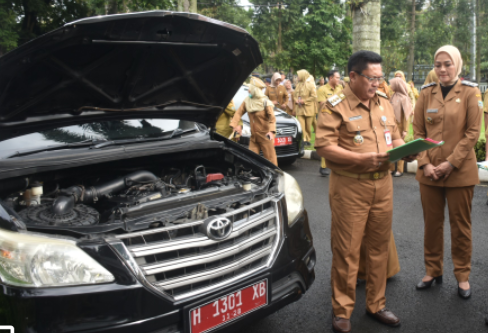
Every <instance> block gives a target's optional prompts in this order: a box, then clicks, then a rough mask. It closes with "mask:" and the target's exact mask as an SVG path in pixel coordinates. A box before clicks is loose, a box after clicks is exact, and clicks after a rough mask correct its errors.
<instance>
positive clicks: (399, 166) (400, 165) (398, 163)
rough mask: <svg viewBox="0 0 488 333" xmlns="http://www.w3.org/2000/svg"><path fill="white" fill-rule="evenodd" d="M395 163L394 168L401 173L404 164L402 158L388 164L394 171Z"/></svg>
mask: <svg viewBox="0 0 488 333" xmlns="http://www.w3.org/2000/svg"><path fill="white" fill-rule="evenodd" d="M395 165H396V169H397V171H398V172H401V173H403V171H404V170H403V169H404V166H405V161H404V160H399V161H397V162H395V163H391V164H390V171H395Z"/></svg>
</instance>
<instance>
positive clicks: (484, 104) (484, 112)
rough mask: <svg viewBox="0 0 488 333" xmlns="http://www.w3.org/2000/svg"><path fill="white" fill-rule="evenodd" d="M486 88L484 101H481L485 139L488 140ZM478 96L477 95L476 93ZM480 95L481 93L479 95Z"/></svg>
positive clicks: (487, 94) (487, 97)
mask: <svg viewBox="0 0 488 333" xmlns="http://www.w3.org/2000/svg"><path fill="white" fill-rule="evenodd" d="M487 92H488V90H487V91H485V101H484V102H483V114H484V116H485V139H486V141H487V142H488V131H487V129H488V93H487ZM476 96H478V95H476ZM480 96H481V95H480Z"/></svg>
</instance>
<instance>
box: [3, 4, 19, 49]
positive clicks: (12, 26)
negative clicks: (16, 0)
mask: <svg viewBox="0 0 488 333" xmlns="http://www.w3.org/2000/svg"><path fill="white" fill-rule="evenodd" d="M0 27H1V29H0V56H2V55H3V54H4V53H6V52H8V51H10V50H12V49H13V48H15V47H17V41H18V39H19V33H18V27H17V23H16V15H15V11H14V8H13V3H12V2H10V1H6V0H0Z"/></svg>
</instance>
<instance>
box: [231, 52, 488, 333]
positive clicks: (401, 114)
mask: <svg viewBox="0 0 488 333" xmlns="http://www.w3.org/2000/svg"><path fill="white" fill-rule="evenodd" d="M434 61H435V62H434V69H433V70H432V71H431V72H430V73H429V75H428V77H427V79H426V82H425V84H424V85H423V86H422V88H421V91H420V92H419V91H417V89H416V88H415V86H414V84H413V82H411V81H410V82H408V83H407V82H406V80H405V75H404V73H403V72H401V71H397V72H396V73H395V78H393V79H391V80H390V81H389V84H388V83H387V82H386V80H385V78H384V77H383V72H382V66H381V63H382V58H381V56H380V55H379V54H376V53H374V52H370V51H359V52H356V53H354V54H353V55H352V56H351V57H350V59H349V61H348V65H347V72H348V75H349V76H348V77H345V78H344V80H341V79H340V74H339V72H338V71H336V70H332V71H330V72H329V73H328V75H327V79H328V82H327V83H325V80H324V78H320V79H319V84H318V85H319V86H318V87H316V86H315V82H314V78H313V77H312V75H310V74H309V73H308V72H307V71H306V70H299V71H298V72H297V83H296V87H295V89H293V88H292V83H291V82H290V80H285V78H284V75H282V74H280V73H276V74H274V75H273V76H272V78H271V79H270V82H269V85H267V84H266V83H265V82H263V81H262V80H261V79H259V78H257V77H252V78H251V81H250V83H249V96H248V97H247V98H246V99H245V100H244V102H243V103H242V105H241V106H240V107H239V109H238V110H237V111H236V110H235V109H234V110H233V111H229V110H232V109H233V108H232V105H230V106H229V108H228V110H226V112H225V113H224V114H223V116H224V117H227V123H226V126H227V128H225V130H226V131H227V133H231V132H234V131H235V132H240V131H241V130H242V126H241V125H240V121H241V117H242V115H243V114H244V113H246V112H247V113H249V117H250V123H251V144H250V146H249V148H250V149H251V150H253V151H255V152H256V153H259V151H262V152H263V155H264V157H266V158H267V159H268V160H270V161H271V162H273V163H274V164H277V159H276V152H275V150H274V144H273V139H274V136H275V132H276V119H275V116H274V112H273V107H275V106H276V107H279V108H280V109H283V110H286V112H287V113H289V114H290V115H292V116H296V117H297V119H298V121H299V122H300V124H301V126H302V128H303V132H304V141H305V144H307V145H310V141H311V137H312V136H311V133H312V130H311V128H312V127H313V128H314V129H315V149H316V151H317V153H318V154H319V156H321V157H322V161H321V169H320V170H321V173H322V174H323V175H329V174H330V180H329V204H330V209H331V248H332V267H331V285H332V299H331V301H332V309H333V311H332V328H333V330H334V331H335V332H350V331H351V324H350V317H351V314H352V312H353V309H354V305H355V299H356V285H357V284H358V283H359V281H360V280H359V279H363V280H365V283H366V313H367V314H368V315H370V316H372V317H373V318H375V319H376V320H378V321H379V322H381V323H383V324H386V325H389V326H392V327H398V326H399V325H400V319H399V318H398V317H397V316H396V315H395V314H394V313H393V312H392V311H390V310H388V309H387V308H386V298H385V289H386V282H387V279H388V278H390V277H391V276H393V275H395V274H397V273H398V272H399V271H400V264H399V261H398V255H397V251H396V247H395V240H394V238H393V231H392V216H393V195H392V193H393V185H392V177H391V175H393V176H401V175H402V173H403V160H404V161H407V162H411V161H413V160H417V163H418V170H417V174H416V180H417V181H418V182H419V188H420V201H421V204H422V209H423V216H424V226H425V228H424V249H423V250H424V262H425V276H424V277H423V278H422V279H421V280H420V281H419V283H418V284H417V285H416V288H417V289H418V290H427V289H429V288H431V287H432V286H433V285H439V284H441V283H442V277H443V273H444V272H443V257H444V253H443V251H444V246H443V244H444V239H443V238H444V209H445V204H446V202H447V204H448V214H449V223H450V230H451V248H452V250H451V257H452V261H453V264H454V275H455V277H456V280H457V282H458V295H459V296H460V297H462V298H463V299H467V298H469V297H470V296H471V294H472V292H471V288H470V284H469V276H470V272H471V255H472V241H471V239H472V238H471V204H472V200H473V194H474V186H475V185H476V184H478V183H479V179H478V167H477V164H476V162H477V161H476V155H475V151H474V146H475V144H476V143H477V141H478V138H479V135H480V127H481V116H482V113H483V102H482V96H481V93H480V90H479V89H478V87H477V85H476V84H475V83H472V82H469V81H465V80H464V81H463V80H462V79H461V78H460V76H459V75H460V73H461V70H462V66H463V61H462V57H461V54H460V52H459V50H458V49H457V48H456V47H454V46H451V45H446V46H443V47H441V48H439V49H438V50H437V52H436V53H435V55H434ZM487 95H488V94H487ZM485 100H486V101H487V102H488V96H487V98H486V99H485ZM228 111H229V112H228ZM484 111H485V114H484V115H485V126H486V124H488V109H487V106H485V109H484ZM410 123H412V124H413V132H414V138H415V139H419V138H422V139H426V138H429V139H432V140H435V141H444V144H443V145H441V146H439V147H436V148H433V149H431V150H428V151H424V152H421V153H420V154H417V155H411V156H406V157H404V158H403V160H402V161H399V162H398V163H390V162H389V156H388V153H387V151H388V150H390V149H392V148H396V147H399V146H401V145H404V144H405V141H404V139H405V137H406V136H407V134H408V128H409V126H410ZM227 133H225V134H227ZM326 169H327V171H325V170H326ZM345 207H351V208H352V207H354V209H344V208H345Z"/></svg>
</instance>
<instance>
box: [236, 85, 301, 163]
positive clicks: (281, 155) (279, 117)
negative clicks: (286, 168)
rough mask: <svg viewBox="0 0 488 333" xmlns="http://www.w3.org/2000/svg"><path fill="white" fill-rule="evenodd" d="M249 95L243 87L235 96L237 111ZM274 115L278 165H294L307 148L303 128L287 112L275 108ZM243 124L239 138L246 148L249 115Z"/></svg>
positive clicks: (244, 118) (249, 133)
mask: <svg viewBox="0 0 488 333" xmlns="http://www.w3.org/2000/svg"><path fill="white" fill-rule="evenodd" d="M248 95H249V93H248V88H247V87H246V86H241V87H240V88H239V90H238V91H237V93H236V95H235V96H234V105H235V107H236V109H238V108H239V106H241V104H242V102H244V99H245V98H246V97H247V96H248ZM274 113H275V117H276V138H275V150H276V156H277V157H278V164H279V165H281V166H283V165H287V164H292V163H293V162H295V161H296V159H297V158H300V157H302V156H303V154H304V150H305V146H304V142H303V131H302V127H301V126H300V123H299V122H298V120H297V119H296V118H295V117H292V116H290V115H289V114H288V113H286V112H285V111H283V110H281V109H279V108H276V107H275V109H274ZM242 123H243V124H242V135H241V137H240V138H239V143H240V144H241V145H243V146H245V147H249V140H250V139H251V126H250V124H249V115H248V114H247V113H246V114H244V115H243V116H242ZM261 155H262V153H261Z"/></svg>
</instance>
